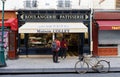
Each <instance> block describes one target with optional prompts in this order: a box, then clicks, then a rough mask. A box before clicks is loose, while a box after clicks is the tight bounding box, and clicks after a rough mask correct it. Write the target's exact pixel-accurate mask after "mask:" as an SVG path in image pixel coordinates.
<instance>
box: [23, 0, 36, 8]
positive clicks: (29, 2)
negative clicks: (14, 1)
mask: <svg viewBox="0 0 120 77" xmlns="http://www.w3.org/2000/svg"><path fill="white" fill-rule="evenodd" d="M24 8H37V0H25V1H24Z"/></svg>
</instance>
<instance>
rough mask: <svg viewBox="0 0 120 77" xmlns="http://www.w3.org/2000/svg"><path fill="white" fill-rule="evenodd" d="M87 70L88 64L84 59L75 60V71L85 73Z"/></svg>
mask: <svg viewBox="0 0 120 77" xmlns="http://www.w3.org/2000/svg"><path fill="white" fill-rule="evenodd" d="M88 70H89V65H88V64H87V63H86V62H84V61H77V62H76V64H75V71H76V72H77V73H86V72H87V71H88Z"/></svg>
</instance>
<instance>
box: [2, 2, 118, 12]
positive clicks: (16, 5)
mask: <svg viewBox="0 0 120 77" xmlns="http://www.w3.org/2000/svg"><path fill="white" fill-rule="evenodd" d="M24 1H25V0H6V2H5V10H18V9H25V8H24ZM37 1H38V7H37V8H36V9H57V3H58V0H37ZM70 1H71V5H72V8H71V9H89V8H93V9H115V6H116V0H104V1H103V2H102V3H100V1H101V0H70ZM0 7H2V2H1V1H0ZM1 9H2V8H0V10H1Z"/></svg>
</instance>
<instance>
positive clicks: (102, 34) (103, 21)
mask: <svg viewBox="0 0 120 77" xmlns="http://www.w3.org/2000/svg"><path fill="white" fill-rule="evenodd" d="M93 28H94V29H93V30H94V31H93V40H94V48H93V49H94V51H93V53H94V55H98V56H119V55H120V36H119V34H120V11H118V10H106V11H103V10H96V11H95V12H94V22H93ZM95 38H96V39H98V40H96V39H95ZM97 46H98V47H97Z"/></svg>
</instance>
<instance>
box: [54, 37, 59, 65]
mask: <svg viewBox="0 0 120 77" xmlns="http://www.w3.org/2000/svg"><path fill="white" fill-rule="evenodd" d="M59 50H60V41H59V40H58V39H57V38H56V39H55V40H54V41H53V42H52V51H53V62H55V63H59V61H58V52H59Z"/></svg>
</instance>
